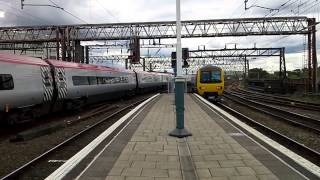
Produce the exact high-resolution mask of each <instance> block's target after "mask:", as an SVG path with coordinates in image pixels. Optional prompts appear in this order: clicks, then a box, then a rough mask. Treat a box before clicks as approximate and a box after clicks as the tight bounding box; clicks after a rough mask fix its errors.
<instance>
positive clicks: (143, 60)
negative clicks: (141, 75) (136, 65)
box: [142, 58, 146, 71]
mask: <svg viewBox="0 0 320 180" xmlns="http://www.w3.org/2000/svg"><path fill="white" fill-rule="evenodd" d="M142 68H143V71H146V59H145V58H142Z"/></svg>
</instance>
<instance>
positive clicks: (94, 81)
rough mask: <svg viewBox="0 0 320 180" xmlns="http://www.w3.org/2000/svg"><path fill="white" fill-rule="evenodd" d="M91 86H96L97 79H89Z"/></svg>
mask: <svg viewBox="0 0 320 180" xmlns="http://www.w3.org/2000/svg"><path fill="white" fill-rule="evenodd" d="M88 78H89V83H90V85H96V84H97V77H88Z"/></svg>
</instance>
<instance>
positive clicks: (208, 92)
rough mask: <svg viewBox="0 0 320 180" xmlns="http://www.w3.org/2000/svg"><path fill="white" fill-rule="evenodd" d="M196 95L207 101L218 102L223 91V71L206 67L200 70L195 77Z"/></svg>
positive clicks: (214, 67) (218, 68)
mask: <svg viewBox="0 0 320 180" xmlns="http://www.w3.org/2000/svg"><path fill="white" fill-rule="evenodd" d="M196 87H197V93H198V94H199V95H201V96H203V97H205V98H207V99H209V100H220V98H221V95H222V93H223V91H224V71H223V70H222V69H221V68H220V67H216V66H212V65H208V66H205V67H202V68H200V69H199V70H198V71H197V75H196Z"/></svg>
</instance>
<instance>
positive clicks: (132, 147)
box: [49, 94, 308, 180]
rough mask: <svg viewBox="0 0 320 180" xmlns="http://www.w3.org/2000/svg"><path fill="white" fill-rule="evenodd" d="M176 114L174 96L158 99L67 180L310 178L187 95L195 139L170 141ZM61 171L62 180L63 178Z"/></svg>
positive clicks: (187, 123) (188, 123) (190, 128)
mask: <svg viewBox="0 0 320 180" xmlns="http://www.w3.org/2000/svg"><path fill="white" fill-rule="evenodd" d="M174 110H175V106H174V96H173V95H170V94H169V95H168V94H161V95H159V96H158V97H155V98H154V99H153V100H151V101H150V102H149V103H148V104H146V105H145V106H143V107H142V108H140V109H139V112H137V113H136V114H133V115H132V116H133V117H132V119H131V120H130V121H129V123H128V124H127V125H126V126H124V127H123V129H122V130H121V131H120V132H119V133H118V134H117V135H116V136H115V137H114V138H113V139H112V140H111V141H110V142H109V143H108V144H106V145H105V146H104V147H101V149H100V150H99V151H97V150H95V151H97V152H96V153H95V155H91V160H84V161H83V162H81V163H80V164H79V165H78V166H77V168H75V169H73V170H70V168H69V170H68V173H67V174H66V176H64V177H63V178H64V179H81V180H98V179H106V180H135V179H137V180H140V179H141V180H149V179H151V180H174V179H185V180H197V179H200V180H206V179H208V180H209V179H215V180H273V179H274V180H275V179H285V180H287V179H290V180H297V179H308V177H306V176H305V175H304V174H303V172H302V171H300V172H299V171H298V170H296V169H295V167H292V166H291V165H289V164H287V163H286V162H284V161H283V160H282V159H280V158H279V157H277V156H276V155H274V153H272V152H270V151H269V150H267V149H266V148H264V147H263V146H262V145H260V144H258V143H257V142H256V141H255V140H254V139H252V138H250V137H249V136H247V135H246V132H244V131H242V130H240V129H238V128H236V127H235V126H233V125H232V124H231V123H229V122H228V121H226V120H225V117H224V116H223V115H222V114H221V113H217V112H215V111H213V110H210V108H208V107H206V104H205V103H204V102H203V101H202V100H201V99H199V98H197V97H196V96H195V95H193V94H186V95H185V127H186V129H188V131H189V132H191V133H192V136H190V137H187V138H181V139H179V138H175V137H171V136H169V135H168V134H169V132H170V131H172V130H173V129H174V128H175V113H174ZM89 159H90V158H89ZM66 163H68V161H67V162H66ZM71 163H72V162H71ZM67 169H68V168H67ZM57 171H60V172H59V173H60V175H61V174H63V173H64V172H63V171H62V170H59V169H58V170H57ZM59 173H58V174H59ZM51 177H55V176H54V175H52V176H51ZM49 178H50V177H49Z"/></svg>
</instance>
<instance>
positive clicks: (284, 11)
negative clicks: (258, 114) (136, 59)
mask: <svg viewBox="0 0 320 180" xmlns="http://www.w3.org/2000/svg"><path fill="white" fill-rule="evenodd" d="M53 1H54V2H55V3H56V4H58V5H59V6H61V7H63V8H64V9H65V10H66V11H68V12H70V13H71V14H73V15H74V16H76V17H77V18H75V17H73V16H72V15H70V14H68V13H66V12H64V11H62V10H60V9H57V8H51V7H30V6H25V7H24V9H23V10H21V8H20V0H10V1H8V0H0V10H2V11H4V12H5V14H6V17H5V18H0V25H1V26H21V25H31V26H32V25H49V24H50V25H60V24H80V23H84V22H83V21H82V20H79V18H80V19H83V20H84V21H85V22H88V23H115V22H146V21H169V20H175V15H176V14H175V10H176V9H175V5H176V4H175V1H174V0H134V1H133V0H116V1H114V0H113V1H111V0H108V1H107V0H67V1H66V0H53ZM287 1H288V0H278V1H271V0H268V1H262V0H249V1H248V6H251V5H258V6H261V7H266V8H280V11H279V12H276V11H272V12H271V13H270V10H268V9H266V8H258V7H253V8H250V9H249V10H247V11H245V10H244V2H243V0H237V1H235V0H181V16H182V19H183V20H188V19H225V18H231V17H232V18H246V17H264V16H265V15H268V14H270V15H271V14H273V13H276V14H275V16H288V15H298V14H297V11H296V10H297V7H298V5H299V4H298V3H299V2H298V1H292V2H295V3H293V4H292V5H290V6H289V7H286V6H281V5H282V4H285V3H286V2H287ZM292 2H291V3H292ZM303 2H308V3H309V5H308V3H306V5H305V6H301V11H299V13H302V11H303V10H304V11H306V12H305V13H304V14H302V15H308V16H309V17H318V13H319V5H318V6H316V4H314V7H312V4H311V3H312V2H310V1H307V0H303ZM25 3H29V4H50V1H49V0H25ZM288 4H290V3H287V4H286V5H288ZM309 6H311V9H309V10H308V7H309ZM317 8H318V9H317ZM295 13H296V14H295ZM282 37H283V36H248V37H222V38H195V39H194V38H193V39H183V41H182V44H183V47H189V49H197V48H198V46H199V45H205V46H206V47H207V48H224V47H225V45H226V44H229V45H227V46H232V45H230V43H236V44H237V47H253V46H256V47H286V53H287V67H288V69H290V68H298V66H300V68H301V67H302V64H301V63H300V64H299V63H296V62H298V61H299V59H302V55H303V53H301V51H303V49H304V45H303V44H304V43H305V42H304V36H303V35H302V36H301V35H299V36H290V37H286V38H283V39H282ZM319 38H320V36H319V33H317V39H319ZM162 42H163V43H165V42H167V43H175V40H172V39H171V40H162ZM317 45H318V46H320V42H319V41H318V42H317ZM154 51H155V50H151V52H152V53H154ZM171 51H172V49H163V50H161V52H160V54H162V55H170V53H171ZM142 53H143V54H146V53H147V51H146V50H143V51H142ZM149 53H150V52H149ZM263 62H264V61H263V60H261V62H260V60H259V61H257V62H256V66H260V65H261V66H263V65H264V64H266V68H268V69H270V70H271V69H273V68H274V70H277V69H278V68H277V65H278V62H276V60H274V61H273V60H272V61H269V60H268V61H267V60H266V61H265V62H267V63H263ZM269 62H270V64H269ZM253 65H255V62H253Z"/></svg>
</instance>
